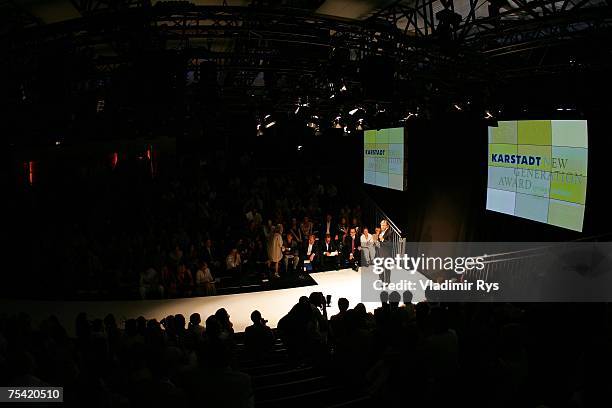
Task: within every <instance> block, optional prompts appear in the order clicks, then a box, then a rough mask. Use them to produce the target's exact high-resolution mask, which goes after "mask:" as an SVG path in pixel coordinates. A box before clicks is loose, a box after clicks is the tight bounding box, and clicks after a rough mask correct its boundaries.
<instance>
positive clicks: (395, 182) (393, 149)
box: [363, 128, 404, 191]
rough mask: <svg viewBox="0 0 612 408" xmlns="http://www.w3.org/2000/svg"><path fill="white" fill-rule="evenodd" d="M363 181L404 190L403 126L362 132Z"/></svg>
mask: <svg viewBox="0 0 612 408" xmlns="http://www.w3.org/2000/svg"><path fill="white" fill-rule="evenodd" d="M363 137H364V143H363V182H364V183H366V184H372V185H375V186H379V187H386V188H391V189H394V190H402V191H403V190H404V128H391V129H380V130H366V131H364V132H363Z"/></svg>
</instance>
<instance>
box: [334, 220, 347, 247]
mask: <svg viewBox="0 0 612 408" xmlns="http://www.w3.org/2000/svg"><path fill="white" fill-rule="evenodd" d="M336 231H337V232H336V233H337V234H338V239H337V240H338V241H340V242H343V241H344V239H345V238H346V237H347V236H348V233H349V226H348V224H347V222H346V218H345V217H342V218H340V223H339V224H338V226H337V227H336Z"/></svg>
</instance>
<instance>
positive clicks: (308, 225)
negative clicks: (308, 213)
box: [300, 217, 314, 237]
mask: <svg viewBox="0 0 612 408" xmlns="http://www.w3.org/2000/svg"><path fill="white" fill-rule="evenodd" d="M300 230H301V231H302V236H304V237H307V236H309V235H310V234H312V233H313V232H314V225H313V223H312V221H310V219H309V218H308V217H304V221H302V223H301V224H300Z"/></svg>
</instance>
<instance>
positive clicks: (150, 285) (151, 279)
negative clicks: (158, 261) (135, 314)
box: [140, 268, 164, 299]
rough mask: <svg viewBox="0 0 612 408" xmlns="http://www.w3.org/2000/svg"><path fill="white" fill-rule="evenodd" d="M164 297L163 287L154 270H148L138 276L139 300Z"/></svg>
mask: <svg viewBox="0 0 612 408" xmlns="http://www.w3.org/2000/svg"><path fill="white" fill-rule="evenodd" d="M152 297H153V298H160V297H164V287H163V285H162V284H161V279H160V276H159V274H158V273H157V271H156V270H155V269H154V268H149V269H147V270H146V271H144V272H142V273H141V274H140V298H141V299H149V298H152Z"/></svg>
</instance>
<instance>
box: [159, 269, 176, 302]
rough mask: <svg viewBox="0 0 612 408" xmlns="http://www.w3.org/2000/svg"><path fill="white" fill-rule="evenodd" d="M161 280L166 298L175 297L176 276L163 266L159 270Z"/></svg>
mask: <svg viewBox="0 0 612 408" xmlns="http://www.w3.org/2000/svg"><path fill="white" fill-rule="evenodd" d="M161 278H162V285H163V286H164V293H165V294H166V296H168V297H175V296H176V291H177V287H176V285H177V282H176V274H174V273H172V271H171V270H170V268H168V267H167V266H165V265H164V266H163V267H162V270H161Z"/></svg>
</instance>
